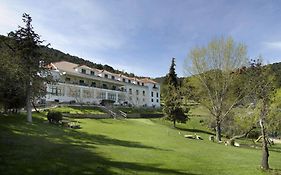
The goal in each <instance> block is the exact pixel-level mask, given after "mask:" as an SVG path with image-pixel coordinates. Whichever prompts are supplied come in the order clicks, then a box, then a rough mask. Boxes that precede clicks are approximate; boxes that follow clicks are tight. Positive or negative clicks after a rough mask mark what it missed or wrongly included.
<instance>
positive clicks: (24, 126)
mask: <svg viewBox="0 0 281 175" xmlns="http://www.w3.org/2000/svg"><path fill="white" fill-rule="evenodd" d="M98 144H100V145H117V146H125V147H130V148H142V149H157V150H161V149H158V148H154V147H150V146H145V145H142V144H140V143H137V142H130V141H125V140H118V139H112V138H109V137H106V136H103V135H91V134H87V133H83V132H78V131H75V130H71V129H64V128H60V127H58V126H52V125H49V124H47V123H43V122H42V120H40V119H37V120H34V123H33V124H28V123H26V122H24V121H23V119H22V118H19V117H12V118H9V119H8V120H6V119H5V118H1V117H0V150H1V152H0V172H1V174H3V175H4V174H31V175H33V174H102V175H106V174H146V173H159V174H176V175H184V174H188V173H183V172H181V171H180V170H174V169H167V168H160V167H159V166H160V165H155V164H145V163H133V162H122V161H116V160H111V159H110V158H107V157H105V156H103V155H102V154H100V153H98V152H96V145H98ZM136 151H137V150H136Z"/></svg>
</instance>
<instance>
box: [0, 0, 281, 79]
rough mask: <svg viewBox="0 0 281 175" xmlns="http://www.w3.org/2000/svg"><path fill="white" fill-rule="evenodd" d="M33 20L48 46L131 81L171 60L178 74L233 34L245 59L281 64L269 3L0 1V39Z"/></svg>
mask: <svg viewBox="0 0 281 175" xmlns="http://www.w3.org/2000/svg"><path fill="white" fill-rule="evenodd" d="M24 12H26V13H29V14H31V16H32V18H33V26H34V28H35V31H36V32H37V33H39V34H40V35H41V36H42V39H44V40H46V41H47V43H51V47H52V48H55V49H59V50H61V51H63V52H66V53H69V54H71V55H76V56H79V57H82V58H84V59H88V60H91V61H93V62H96V63H102V64H108V65H111V66H113V67H114V68H117V69H119V70H125V71H128V72H133V73H135V74H137V75H142V76H151V77H158V76H163V75H165V74H166V73H167V72H168V69H169V66H170V64H171V58H172V57H175V58H176V63H177V67H176V71H177V74H178V75H179V76H184V71H183V70H184V60H185V59H186V58H187V55H188V53H189V51H190V49H192V48H193V47H195V46H201V45H206V44H207V43H208V42H209V41H210V40H211V39H213V38H214V37H221V36H231V37H233V38H234V40H235V41H237V42H242V43H244V44H246V45H247V47H248V55H249V57H251V58H253V57H257V56H258V55H262V56H263V57H264V62H265V63H273V62H280V61H281V22H280V19H281V1H277V0H275V1H273V0H272V1H271V0H252V1H251V0H247V1H244V0H241V1H239V0H235V1H231V0H225V1H223V0H211V1H210V0H99V1H94V0H60V1H58V0H48V1H47V0H46V1H45V0H42V1H41V0H40V1H35V0H34V1H31V0H25V1H22V0H1V1H0V34H2V35H6V34H7V33H8V32H9V31H12V30H16V29H17V26H18V25H22V22H21V15H22V14H23V13H24Z"/></svg>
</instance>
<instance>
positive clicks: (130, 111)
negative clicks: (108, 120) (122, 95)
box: [117, 107, 163, 114]
mask: <svg viewBox="0 0 281 175" xmlns="http://www.w3.org/2000/svg"><path fill="white" fill-rule="evenodd" d="M117 109H118V110H121V111H123V112H126V113H127V114H140V113H141V114H162V113H163V112H162V109H160V108H131V107H118V108H117Z"/></svg>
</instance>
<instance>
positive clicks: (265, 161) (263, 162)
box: [260, 118, 269, 170]
mask: <svg viewBox="0 0 281 175" xmlns="http://www.w3.org/2000/svg"><path fill="white" fill-rule="evenodd" d="M260 127H261V134H262V160H261V168H262V169H265V170H268V169H269V164H268V157H269V152H268V145H267V140H266V131H265V127H264V119H262V118H261V119H260Z"/></svg>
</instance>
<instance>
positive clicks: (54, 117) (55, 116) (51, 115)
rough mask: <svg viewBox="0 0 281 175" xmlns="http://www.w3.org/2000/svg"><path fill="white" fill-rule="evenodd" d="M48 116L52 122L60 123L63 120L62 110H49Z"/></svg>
mask: <svg viewBox="0 0 281 175" xmlns="http://www.w3.org/2000/svg"><path fill="white" fill-rule="evenodd" d="M47 118H48V120H49V122H50V123H59V121H61V120H62V114H61V113H60V112H52V111H50V112H48V114H47Z"/></svg>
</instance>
